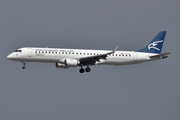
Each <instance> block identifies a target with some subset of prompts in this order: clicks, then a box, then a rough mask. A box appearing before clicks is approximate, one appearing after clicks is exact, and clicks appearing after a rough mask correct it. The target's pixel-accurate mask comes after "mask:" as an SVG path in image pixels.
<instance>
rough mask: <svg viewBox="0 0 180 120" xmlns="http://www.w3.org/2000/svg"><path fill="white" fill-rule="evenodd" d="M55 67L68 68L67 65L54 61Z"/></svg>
mask: <svg viewBox="0 0 180 120" xmlns="http://www.w3.org/2000/svg"><path fill="white" fill-rule="evenodd" d="M56 67H57V68H68V67H67V66H65V65H64V64H61V63H56Z"/></svg>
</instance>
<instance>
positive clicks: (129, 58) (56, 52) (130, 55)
mask: <svg viewBox="0 0 180 120" xmlns="http://www.w3.org/2000/svg"><path fill="white" fill-rule="evenodd" d="M18 50H21V52H13V53H11V54H10V55H8V56H7V58H8V59H10V60H15V61H25V62H52V63H61V64H64V60H65V59H67V58H70V59H76V60H79V59H80V58H85V57H90V56H97V55H101V54H106V53H108V52H111V51H108V50H86V49H61V48H33V47H25V48H20V49H18ZM153 55H156V54H153V53H143V52H134V51H115V53H113V54H110V55H108V56H107V57H106V59H100V60H99V61H97V62H96V63H95V65H99V64H105V65H127V64H136V63H141V62H146V61H151V60H156V59H152V58H150V56H153Z"/></svg>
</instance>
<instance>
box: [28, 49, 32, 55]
mask: <svg viewBox="0 0 180 120" xmlns="http://www.w3.org/2000/svg"><path fill="white" fill-rule="evenodd" d="M32 51H33V50H32V48H28V57H32Z"/></svg>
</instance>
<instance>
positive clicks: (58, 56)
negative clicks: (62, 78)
mask: <svg viewBox="0 0 180 120" xmlns="http://www.w3.org/2000/svg"><path fill="white" fill-rule="evenodd" d="M165 35H166V31H160V32H159V33H158V34H157V35H156V36H155V37H154V39H152V41H151V42H150V43H149V44H148V45H147V46H146V47H145V48H143V49H140V50H137V51H117V49H118V46H117V47H116V48H115V49H114V50H112V51H110V50H90V49H63V48H48V47H46V48H38V47H23V48H19V49H17V50H15V51H14V52H12V53H11V54H9V55H8V56H7V59H9V60H14V61H21V62H22V63H23V67H22V69H25V68H26V67H25V65H26V62H50V63H55V66H56V67H57V68H69V67H76V66H79V67H81V68H80V70H79V72H80V73H84V71H86V72H90V71H91V69H90V66H93V65H115V66H120V65H129V64H137V63H142V62H148V61H153V60H159V59H164V58H167V57H168V56H167V55H168V54H170V52H167V53H163V54H161V50H162V47H163V43H164V39H165ZM83 66H86V68H85V69H84V68H83Z"/></svg>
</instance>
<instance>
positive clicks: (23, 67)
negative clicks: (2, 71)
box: [21, 61, 26, 69]
mask: <svg viewBox="0 0 180 120" xmlns="http://www.w3.org/2000/svg"><path fill="white" fill-rule="evenodd" d="M21 63H23V65H24V66H22V69H25V68H26V62H25V61H21Z"/></svg>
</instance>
